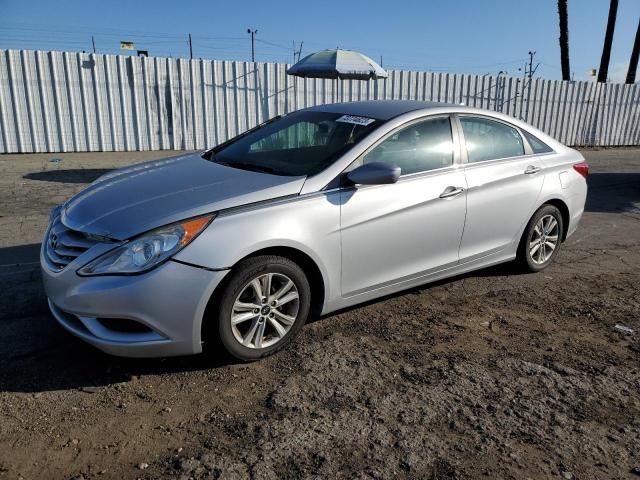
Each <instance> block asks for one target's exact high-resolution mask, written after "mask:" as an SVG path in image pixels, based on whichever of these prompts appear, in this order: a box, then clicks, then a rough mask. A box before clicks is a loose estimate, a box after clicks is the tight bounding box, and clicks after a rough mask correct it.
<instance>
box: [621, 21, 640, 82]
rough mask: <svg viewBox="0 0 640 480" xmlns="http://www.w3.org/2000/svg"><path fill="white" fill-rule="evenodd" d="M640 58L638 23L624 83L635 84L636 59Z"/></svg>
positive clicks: (639, 29)
mask: <svg viewBox="0 0 640 480" xmlns="http://www.w3.org/2000/svg"><path fill="white" fill-rule="evenodd" d="M639 56H640V21H639V22H638V29H637V30H636V39H635V41H634V42H633V51H632V52H631V60H629V70H627V79H626V80H625V82H624V83H635V81H636V70H637V69H638V57H639Z"/></svg>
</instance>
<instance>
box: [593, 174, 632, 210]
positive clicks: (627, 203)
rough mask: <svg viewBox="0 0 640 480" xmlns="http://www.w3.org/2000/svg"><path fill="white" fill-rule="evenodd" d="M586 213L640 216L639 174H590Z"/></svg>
mask: <svg viewBox="0 0 640 480" xmlns="http://www.w3.org/2000/svg"><path fill="white" fill-rule="evenodd" d="M587 182H588V186H589V192H588V194H587V203H586V205H585V210H586V211H587V212H600V213H620V212H633V213H638V214H640V173H635V172H627V173H599V172H595V173H590V174H589V176H588V177H587Z"/></svg>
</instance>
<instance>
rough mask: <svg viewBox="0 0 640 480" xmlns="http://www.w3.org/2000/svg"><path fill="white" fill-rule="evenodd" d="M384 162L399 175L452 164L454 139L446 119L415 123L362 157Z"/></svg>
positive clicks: (365, 159)
mask: <svg viewBox="0 0 640 480" xmlns="http://www.w3.org/2000/svg"><path fill="white" fill-rule="evenodd" d="M371 162H386V163H390V164H392V165H396V166H398V167H400V171H401V174H402V175H408V174H411V173H418V172H425V171H428V170H434V169H436V168H442V167H448V166H449V165H452V164H453V137H452V134H451V121H450V120H449V118H448V117H440V118H433V119H430V120H425V121H423V122H418V123H414V124H413V125H411V126H409V127H406V128H404V129H402V130H400V131H398V132H396V133H394V134H393V135H391V136H390V137H389V138H387V139H386V140H385V141H383V142H382V143H381V144H380V145H378V146H377V147H375V148H374V149H373V150H371V151H370V152H369V153H367V154H366V155H365V157H364V163H371Z"/></svg>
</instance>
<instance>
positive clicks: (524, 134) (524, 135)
mask: <svg viewBox="0 0 640 480" xmlns="http://www.w3.org/2000/svg"><path fill="white" fill-rule="evenodd" d="M527 134H528V135H531V136H532V137H533V138H536V139H538V141H539V142H542V143H543V144H545V145H546V146H547V147H549V148H550V149H551V150H550V151H549V152H534V151H533V146H532V145H531V142H530V141H529V139H528V138H527ZM520 135H521V136H522V138H523V139H524V140H525V142H526V143H527V145H529V150H530V152H531V154H530V155H551V154H553V153H557V152H556V151H555V150H554V149H553V147H552V146H551V145H549V144H548V143H547V142H545V141H544V140H542V139H540V138H538V136H537V135H534V134H533V133H531V132H530V131H529V130H526V129H524V128H521V129H520Z"/></svg>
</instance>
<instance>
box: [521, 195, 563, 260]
mask: <svg viewBox="0 0 640 480" xmlns="http://www.w3.org/2000/svg"><path fill="white" fill-rule="evenodd" d="M554 221H555V222H554ZM543 225H544V228H543ZM547 229H548V230H547ZM545 232H546V233H545ZM563 232H564V224H563V221H562V214H561V213H560V210H558V209H557V208H556V207H554V206H553V205H549V204H546V205H543V206H542V207H540V208H539V209H538V211H536V213H535V214H534V215H533V217H531V220H529V223H528V224H527V228H525V230H524V233H523V234H522V239H521V240H520V245H519V246H518V255H517V261H518V262H519V263H520V265H521V266H522V267H523V268H524V269H525V270H527V271H529V272H540V271H542V270H544V269H545V268H547V267H548V266H549V264H551V262H552V261H553V259H554V258H555V257H556V255H557V254H558V251H559V250H560V245H561V244H562V235H563ZM553 240H555V242H554V241H553ZM536 245H537V247H536ZM551 245H553V249H552V250H551V253H549V249H550V248H551Z"/></svg>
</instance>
